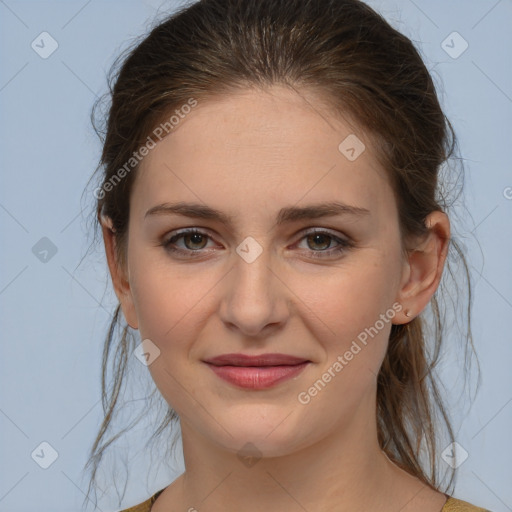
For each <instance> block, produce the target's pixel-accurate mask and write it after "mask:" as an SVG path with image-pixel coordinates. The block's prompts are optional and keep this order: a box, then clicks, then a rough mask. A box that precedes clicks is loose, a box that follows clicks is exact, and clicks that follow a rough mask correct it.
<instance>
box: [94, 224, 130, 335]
mask: <svg viewBox="0 0 512 512" xmlns="http://www.w3.org/2000/svg"><path fill="white" fill-rule="evenodd" d="M100 222H101V228H102V232H103V241H104V243H105V252H106V255H107V262H108V268H109V270H110V277H111V278H112V284H113V286H114V291H115V293H116V295H117V299H118V300H119V303H120V304H121V309H122V310H123V314H124V317H125V319H126V322H127V323H128V325H129V326H130V327H131V328H132V329H138V322H137V315H136V312H135V307H134V302H133V297H132V293H131V289H130V282H129V279H127V277H126V276H125V270H124V269H123V268H122V265H121V264H120V262H118V261H117V256H116V250H115V249H116V234H115V230H114V229H113V227H112V220H111V219H110V218H109V217H106V216H104V215H100Z"/></svg>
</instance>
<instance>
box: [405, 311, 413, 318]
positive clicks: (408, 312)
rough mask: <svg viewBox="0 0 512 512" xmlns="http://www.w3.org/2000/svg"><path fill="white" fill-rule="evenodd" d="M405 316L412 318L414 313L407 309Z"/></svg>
mask: <svg viewBox="0 0 512 512" xmlns="http://www.w3.org/2000/svg"><path fill="white" fill-rule="evenodd" d="M405 316H406V317H407V318H411V316H412V313H411V312H410V311H409V310H408V309H407V310H406V311H405Z"/></svg>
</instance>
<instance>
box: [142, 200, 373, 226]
mask: <svg viewBox="0 0 512 512" xmlns="http://www.w3.org/2000/svg"><path fill="white" fill-rule="evenodd" d="M369 214H370V210H367V209H366V208H361V207H359V206H351V205H348V204H344V203H340V202H338V201H331V202H327V203H318V204H311V205H308V206H300V207H299V206H289V207H285V208H281V210H279V213H278V214H277V219H276V224H277V225H281V224H284V223H285V222H293V221H298V220H304V219H319V218H321V217H334V216H338V215H350V216H353V217H364V216H366V215H369ZM152 215H182V216H184V217H192V218H195V219H208V220H216V221H219V222H221V223H222V224H225V225H227V226H232V225H233V221H234V216H230V215H227V214H226V213H224V212H221V211H219V210H217V209H215V208H211V207H210V206H207V205H205V204H200V203H184V202H178V203H162V204H159V205H156V206H153V207H152V208H150V209H149V210H148V211H147V212H146V214H145V215H144V218H145V219H146V218H147V217H149V216H152Z"/></svg>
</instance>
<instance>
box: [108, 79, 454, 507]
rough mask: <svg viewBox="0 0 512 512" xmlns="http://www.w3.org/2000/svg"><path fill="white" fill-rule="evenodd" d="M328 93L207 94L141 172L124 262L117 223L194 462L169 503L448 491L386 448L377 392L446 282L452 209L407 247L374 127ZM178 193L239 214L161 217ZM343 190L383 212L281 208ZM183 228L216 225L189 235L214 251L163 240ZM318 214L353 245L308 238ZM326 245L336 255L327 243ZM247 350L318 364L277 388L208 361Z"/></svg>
mask: <svg viewBox="0 0 512 512" xmlns="http://www.w3.org/2000/svg"><path fill="white" fill-rule="evenodd" d="M306 98H307V99H308V101H306ZM320 104H321V103H320V102H319V101H317V100H316V99H315V97H314V95H313V93H310V94H307V93H306V92H304V91H301V93H300V95H299V94H297V93H296V92H295V91H293V90H291V89H287V88H284V87H277V86H275V87H272V88H271V89H269V90H266V91H262V90H255V89H251V90H246V91H243V92H240V93H236V94H233V95H230V96H223V97H218V98H215V99H214V100H209V101H206V102H201V103H199V105H198V106H197V107H196V108H194V110H193V111H192V112H191V113H190V114H188V115H187V117H186V118H185V119H183V120H182V121H181V122H180V124H179V126H178V127H177V128H175V129H174V131H173V133H171V134H170V135H169V136H168V137H166V138H165V139H163V140H162V141H161V142H160V143H158V144H157V146H156V148H155V149H153V150H152V151H150V153H149V154H148V155H147V156H146V157H145V159H144V160H143V162H142V164H141V165H142V166H141V168H140V169H139V170H138V171H137V172H138V173H139V174H138V175H137V179H136V181H135V183H134V188H133V190H132V196H131V205H130V221H129V236H128V248H127V268H119V266H118V265H117V264H116V261H115V256H114V238H113V235H112V232H111V231H110V230H109V223H108V219H105V220H104V221H103V234H104V240H105V249H106V253H107V259H108V263H109V268H110V272H111V276H112V280H113V284H114V288H115V291H116V294H117V296H118V298H119V301H120V302H121V305H122V309H123V313H124V316H125V318H126V320H127V322H128V323H129V324H130V326H131V327H133V328H135V329H139V331H140V336H141V340H144V339H150V340H151V342H152V343H154V344H155V345H156V346H157V347H158V349H159V350H160V354H159V356H158V357H157V358H156V359H155V360H154V362H152V363H151V364H150V365H149V367H148V368H149V371H150V372H151V375H152V377H153V379H154V381H155V383H156V385H157V387H158V388H159V390H160V392H161V393H162V395H163V396H164V398H165V399H166V401H167V402H168V403H169V405H170V406H171V407H172V408H174V409H175V410H176V411H177V413H178V414H179V416H180V422H181V429H182V435H183V450H184V458H185V466H186V471H185V473H184V474H183V475H182V476H181V477H180V478H178V479H177V480H175V481H174V482H173V484H172V485H170V486H169V487H168V488H167V489H166V490H165V491H164V493H162V495H161V496H160V497H159V498H158V500H157V501H156V503H155V504H154V506H153V509H152V510H153V511H155V512H160V511H163V510H189V509H191V508H192V509H193V507H195V508H197V509H198V510H208V511H215V512H216V511H221V510H222V511H225V510H232V507H233V505H234V504H236V506H237V508H239V509H243V510H245V511H248V512H252V511H263V510H265V511H266V512H274V511H282V510H287V511H295V510H296V511H302V510H304V509H306V510H308V511H310V512H313V511H321V510H322V511H325V510H340V511H345V510H347V511H348V510H350V511H353V510H383V511H397V510H400V511H401V512H408V511H413V510H415V511H418V510H424V511H432V512H433V511H439V510H441V508H442V506H443V504H444V502H445V501H446V496H445V495H444V494H441V493H438V492H436V491H434V490H432V489H430V488H428V487H427V486H425V485H423V484H422V483H421V482H420V481H419V480H417V479H416V478H414V477H412V476H410V475H409V474H408V473H406V472H404V471H403V470H401V469H398V468H397V467H396V466H395V465H394V464H393V463H391V461H390V460H389V459H388V458H387V457H386V456H385V455H384V453H383V452H382V451H381V450H380V448H379V446H378V442H377V429H376V414H375V404H376V378H377V374H378V371H379V367H380V365H381V363H382V360H383V358H384V355H385V353H386V348H387V341H388V337H389V333H390V329H391V324H392V323H396V324H399V323H405V322H407V321H410V320H412V318H413V317H414V316H416V315H417V314H419V313H420V312H421V311H422V310H423V309H424V308H425V307H426V305H427V304H428V302H429V300H430V298H431V297H432V295H433V294H434V292H435V291H436V289H437V287H438V284H439V281H440V278H441V273H442V269H443V266H444V261H445V257H446V253H447V249H448V240H449V236H450V225H449V220H448V218H447V216H446V215H445V214H444V213H442V212H433V213H432V214H431V215H430V216H429V217H428V219H427V226H428V227H429V228H430V233H429V236H428V237H427V238H426V239H425V240H422V241H421V243H419V244H418V247H417V250H416V251H414V252H411V253H410V254H409V256H408V257H403V255H402V251H401V242H400V233H399V225H398V214H397V209H396V203H395V200H394V197H393V192H392V189H391V187H390V185H389V183H388V180H387V177H386V175H385V173H384V170H383V169H382V168H381V167H379V165H378V163H377V160H376V159H375V156H374V154H373V152H372V147H371V141H370V140H368V139H366V138H365V137H364V135H363V133H362V132H360V131H357V125H356V126H355V127H356V131H354V124H353V123H351V124H349V123H347V122H346V121H344V120H342V119H339V118H334V117H332V116H331V115H330V113H329V111H328V110H326V109H322V108H321V106H320ZM353 133H356V135H357V137H358V138H359V139H360V140H361V141H363V142H364V144H365V147H366V149H365V151H363V152H362V153H361V154H360V156H359V157H358V158H357V159H356V160H355V161H350V160H349V159H347V158H346V157H345V156H344V155H343V154H342V153H341V152H340V151H339V149H338V146H339V144H340V143H341V142H342V141H343V140H344V139H345V138H346V137H347V136H348V135H350V134H353ZM178 201H183V202H194V203H200V204H203V205H208V206H210V207H212V208H216V209H219V210H222V212H224V213H225V214H227V215H230V216H232V221H233V224H232V225H226V224H223V223H221V222H219V221H217V220H211V219H195V218H189V217H185V216H181V215H149V216H147V217H145V214H146V212H147V211H148V210H149V209H150V208H152V207H154V206H155V205H159V204H161V203H170V202H178ZM329 201H339V202H343V203H346V204H350V205H353V206H358V207H361V208H366V209H368V210H369V212H370V213H369V214H367V215H364V216H361V217H355V216H350V215H346V216H335V217H325V218H317V219H302V220H295V221H292V222H287V223H284V224H282V225H277V224H276V216H277V213H278V211H279V210H280V209H281V208H284V207H288V206H306V205H310V204H313V203H325V202H329ZM183 228H197V229H199V230H200V231H202V232H203V233H205V234H206V235H207V236H206V237H203V238H199V239H198V238H195V239H194V238H192V239H191V238H189V237H187V236H185V237H181V238H180V239H178V240H176V241H175V242H174V246H175V247H178V248H181V249H182V250H183V251H187V250H188V253H187V254H190V253H192V252H193V251H196V253H197V252H199V253H200V256H199V257H196V258H194V257H187V255H186V254H183V255H176V254H173V253H170V252H168V251H167V250H166V248H165V247H164V246H163V245H162V244H163V243H164V242H166V241H167V240H169V238H170V237H171V236H172V235H173V234H176V231H177V230H179V229H183ZM311 228H314V229H315V230H317V231H322V232H325V231H327V235H332V236H334V237H338V238H340V239H345V240H347V239H348V240H350V241H352V243H353V247H348V248H345V250H344V251H343V252H341V253H339V254H335V253H332V254H331V255H328V252H329V251H331V252H332V249H333V248H336V247H338V243H337V242H336V240H335V239H334V238H329V237H327V238H317V239H315V238H314V237H308V236H306V233H305V231H306V230H310V229H311ZM249 236H250V237H252V238H253V239H254V240H256V241H257V243H258V244H259V246H260V247H261V249H262V252H261V254H260V255H259V256H258V257H257V258H256V259H255V260H254V261H252V262H251V263H248V262H247V261H246V260H244V259H243V258H242V257H240V255H239V254H238V253H237V251H236V248H237V247H238V246H240V244H241V243H242V242H243V241H244V240H245V239H246V237H249ZM251 250H252V249H251ZM321 251H323V252H324V253H325V256H324V257H323V258H322V257H318V258H315V257H314V255H313V256H312V253H315V254H318V253H320V252H321ZM320 256H321V255H320ZM394 303H399V304H401V305H402V306H403V310H402V311H398V312H396V314H395V315H394V317H392V318H391V319H389V321H388V322H384V327H383V328H381V329H380V330H379V332H378V334H377V335H374V336H373V337H372V338H369V341H368V343H367V345H366V346H364V347H363V348H362V350H360V351H359V352H358V353H357V355H354V357H353V359H352V360H350V361H349V362H348V364H346V365H345V366H344V367H343V369H342V371H339V372H337V373H336V376H335V377H333V378H332V379H331V381H330V382H329V383H328V384H327V385H326V386H325V387H324V388H323V389H322V390H321V391H320V392H318V393H317V394H316V396H314V397H312V398H311V400H310V401H309V403H307V404H303V403H300V402H299V400H298V398H297V397H298V394H299V393H300V392H303V391H307V390H308V389H309V388H310V387H311V386H312V385H313V384H314V383H315V381H317V380H318V379H319V378H321V376H322V374H324V373H325V372H326V371H327V370H328V368H329V367H332V365H333V363H334V362H335V361H336V360H337V358H338V356H339V355H343V354H344V353H345V352H346V351H347V350H349V348H350V346H351V343H352V342H353V341H354V340H356V339H357V336H358V334H360V333H361V332H362V331H364V329H365V328H369V327H370V326H374V325H375V324H376V321H377V320H378V319H379V318H382V317H380V316H379V315H382V314H385V313H386V311H388V310H391V311H393V309H392V305H393V304H394ZM407 309H408V310H410V311H411V313H412V316H411V317H410V318H408V317H406V316H405V314H404V310H407ZM232 352H242V353H245V354H249V355H256V354H263V353H269V352H272V353H275V352H278V353H284V354H291V355H295V356H299V357H304V358H306V359H308V360H310V361H311V363H310V365H309V366H308V367H307V368H306V369H305V370H304V371H303V372H302V373H301V374H300V375H298V376H297V377H295V378H293V379H290V380H287V381H285V382H282V383H280V384H278V385H276V386H274V387H272V388H270V389H267V390H259V391H254V390H244V389H240V388H238V387H235V386H233V385H232V384H229V383H227V382H225V381H223V380H221V379H220V378H219V377H217V376H216V375H215V374H214V373H213V372H212V371H211V369H210V368H209V367H208V366H207V365H206V364H205V363H204V362H203V360H204V359H207V358H210V357H213V356H216V355H220V354H225V353H232ZM247 443H251V444H252V446H255V447H257V454H258V456H257V457H256V459H255V463H254V464H252V465H250V466H248V465H246V464H244V463H242V461H241V458H240V455H242V454H244V453H245V452H244V451H243V449H242V448H243V447H244V446H246V445H247Z"/></svg>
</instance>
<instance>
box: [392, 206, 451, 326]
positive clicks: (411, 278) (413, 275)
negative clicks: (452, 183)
mask: <svg viewBox="0 0 512 512" xmlns="http://www.w3.org/2000/svg"><path fill="white" fill-rule="evenodd" d="M425 225H426V227H427V228H428V230H429V232H428V234H427V235H426V237H424V238H422V239H421V242H420V243H419V244H418V245H417V246H416V247H415V248H413V249H411V250H410V251H409V252H408V256H407V260H406V261H405V262H404V268H403V272H402V281H401V285H400V290H399V292H398V297H397V301H398V302H399V303H400V304H402V305H403V310H402V311H401V313H400V315H396V317H395V318H396V319H397V320H402V321H397V322H393V323H397V324H400V323H407V322H410V321H411V320H412V319H413V318H414V317H415V316H417V315H418V314H420V313H421V311H423V309H424V308H425V307H426V305H427V304H428V303H429V301H430V299H431V298H432V296H433V295H434V293H435V291H436V290H437V287H438V286H439V282H440V281H441V277H442V273H443V268H444V263H445V261H446V256H447V254H448V247H449V242H450V220H449V219H448V216H447V215H446V214H445V213H443V212H441V211H438V210H436V211H434V212H432V213H431V214H430V215H428V217H427V218H426V220H425ZM405 311H409V312H410V316H409V317H407V316H406V315H405Z"/></svg>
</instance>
